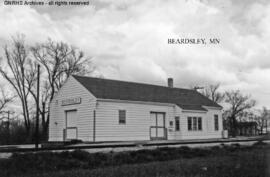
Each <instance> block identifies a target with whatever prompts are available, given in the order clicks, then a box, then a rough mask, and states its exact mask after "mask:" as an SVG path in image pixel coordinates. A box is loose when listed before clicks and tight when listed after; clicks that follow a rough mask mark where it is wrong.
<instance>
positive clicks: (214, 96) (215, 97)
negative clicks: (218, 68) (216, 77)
mask: <svg viewBox="0 0 270 177" xmlns="http://www.w3.org/2000/svg"><path fill="white" fill-rule="evenodd" d="M219 87H220V84H215V85H209V86H207V87H205V88H204V89H203V90H202V91H201V93H202V94H203V95H204V96H206V97H208V98H209V99H211V100H212V101H214V102H216V103H220V102H221V101H223V100H224V97H225V94H224V93H221V92H219V91H218V89H219Z"/></svg>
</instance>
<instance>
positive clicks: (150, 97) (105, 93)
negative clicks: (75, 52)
mask: <svg viewBox="0 0 270 177" xmlns="http://www.w3.org/2000/svg"><path fill="white" fill-rule="evenodd" d="M73 77H74V78H75V79H76V80H77V81H78V82H79V83H81V84H82V85H83V86H84V87H85V88H86V89H87V90H88V91H89V92H91V93H92V94H93V95H94V96H95V97H96V98H102V99H116V100H129V101H146V102H159V103H171V104H176V105H178V106H179V107H180V108H182V109H184V110H202V111H206V109H204V108H203V107H202V106H211V107H217V108H221V106H220V105H218V104H217V103H215V102H213V101H211V100H210V99H208V98H207V97H205V96H203V95H202V94H200V93H199V92H197V91H195V90H190V89H182V88H169V87H164V86H157V85H150V84H142V83H135V82H124V81H117V80H109V79H101V78H94V77H85V76H77V75H73Z"/></svg>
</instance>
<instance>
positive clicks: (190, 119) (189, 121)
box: [188, 117, 192, 130]
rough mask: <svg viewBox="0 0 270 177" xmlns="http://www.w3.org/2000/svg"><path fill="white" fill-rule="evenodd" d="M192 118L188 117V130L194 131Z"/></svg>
mask: <svg viewBox="0 0 270 177" xmlns="http://www.w3.org/2000/svg"><path fill="white" fill-rule="evenodd" d="M191 126H192V117H188V130H192V127H191Z"/></svg>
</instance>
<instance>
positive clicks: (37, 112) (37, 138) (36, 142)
mask: <svg viewBox="0 0 270 177" xmlns="http://www.w3.org/2000/svg"><path fill="white" fill-rule="evenodd" d="M37 72H38V73H37V102H36V104H37V105H36V106H37V107H36V109H37V110H36V141H35V148H36V150H38V143H39V77H40V76H39V72H40V65H39V64H38V71H37Z"/></svg>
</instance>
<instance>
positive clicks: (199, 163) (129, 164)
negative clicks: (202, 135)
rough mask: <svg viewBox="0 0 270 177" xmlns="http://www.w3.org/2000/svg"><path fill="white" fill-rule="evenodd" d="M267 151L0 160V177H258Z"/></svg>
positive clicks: (184, 150) (265, 167)
mask: <svg viewBox="0 0 270 177" xmlns="http://www.w3.org/2000/svg"><path fill="white" fill-rule="evenodd" d="M269 150H270V149H269V145H266V144H264V143H257V144H256V145H253V146H240V145H238V144H235V145H231V146H216V147H212V148H202V149H199V148H188V147H180V148H159V149H156V150H139V151H133V152H117V153H116V152H111V153H94V154H90V153H87V152H84V151H74V152H61V153H52V152H42V153H36V154H35V153H27V154H14V155H13V156H12V157H11V158H10V159H1V160H0V176H3V177H4V176H23V177H36V176H41V177H90V176H95V177H126V176H127V177H139V176H150V177H154V176H155V177H157V176H158V177H176V176H183V177H199V176H203V177H204V176H205V177H206V176H207V177H210V176H212V177H234V176H235V177H263V176H265V177H266V176H269V175H270V173H269V167H270V166H269V165H270V164H269V161H268V160H269V157H270V154H269Z"/></svg>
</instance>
